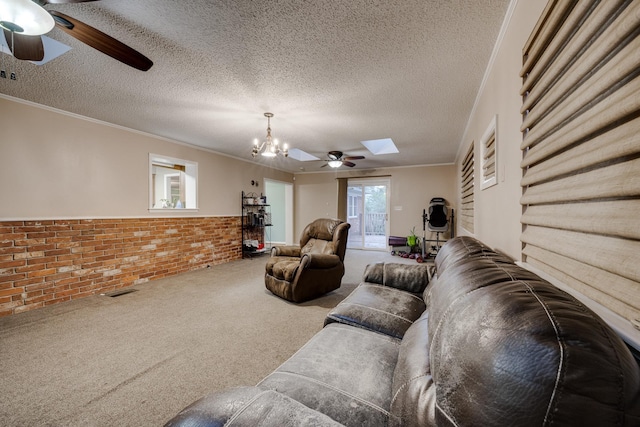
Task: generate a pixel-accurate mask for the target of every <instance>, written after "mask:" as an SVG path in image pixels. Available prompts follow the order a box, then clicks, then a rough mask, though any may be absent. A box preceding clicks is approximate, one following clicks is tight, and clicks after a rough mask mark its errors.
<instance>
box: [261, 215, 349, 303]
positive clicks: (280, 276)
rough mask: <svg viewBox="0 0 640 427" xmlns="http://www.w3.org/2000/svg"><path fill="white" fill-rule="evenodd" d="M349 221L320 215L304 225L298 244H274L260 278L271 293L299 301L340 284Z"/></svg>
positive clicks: (337, 286)
mask: <svg viewBox="0 0 640 427" xmlns="http://www.w3.org/2000/svg"><path fill="white" fill-rule="evenodd" d="M350 226H351V225H350V224H349V223H347V222H344V221H341V220H339V219H329V218H320V219H316V220H315V221H313V222H312V223H311V224H309V225H307V226H306V227H305V229H304V231H303V232H302V237H300V246H274V247H273V248H272V249H271V258H269V260H268V261H267V266H266V273H265V276H264V282H265V286H266V287H267V289H269V290H270V291H271V292H273V293H274V294H275V295H277V296H279V297H281V298H284V299H286V300H289V301H293V302H303V301H307V300H310V299H313V298H317V297H319V296H321V295H324V294H326V293H327V292H331V291H333V290H334V289H338V288H339V287H340V283H341V281H342V276H344V255H345V252H346V250H347V237H348V234H349V227H350Z"/></svg>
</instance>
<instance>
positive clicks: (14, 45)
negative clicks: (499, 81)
mask: <svg viewBox="0 0 640 427" xmlns="http://www.w3.org/2000/svg"><path fill="white" fill-rule="evenodd" d="M3 31H4V38H5V40H6V42H7V46H9V49H11V52H12V53H13V56H14V57H15V58H17V59H22V60H25V61H42V59H43V58H44V46H43V45H42V38H41V37H40V36H25V35H22V34H20V33H15V32H12V31H9V30H7V29H5V28H3ZM12 38H13V39H12Z"/></svg>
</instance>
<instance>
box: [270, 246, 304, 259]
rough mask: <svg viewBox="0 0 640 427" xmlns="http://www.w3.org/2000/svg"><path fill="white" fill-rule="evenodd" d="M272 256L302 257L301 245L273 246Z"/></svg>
mask: <svg viewBox="0 0 640 427" xmlns="http://www.w3.org/2000/svg"><path fill="white" fill-rule="evenodd" d="M271 256H290V257H298V258H299V257H300V246H294V245H287V246H274V247H273V248H271Z"/></svg>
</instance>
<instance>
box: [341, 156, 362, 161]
mask: <svg viewBox="0 0 640 427" xmlns="http://www.w3.org/2000/svg"><path fill="white" fill-rule="evenodd" d="M362 159H364V156H347V157H343V158H342V160H362Z"/></svg>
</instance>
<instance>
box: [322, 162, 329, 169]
mask: <svg viewBox="0 0 640 427" xmlns="http://www.w3.org/2000/svg"><path fill="white" fill-rule="evenodd" d="M328 164H329V163H325V164H324V165H322V166H320V167H321V168H323V167H325V166H327V165H328Z"/></svg>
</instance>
